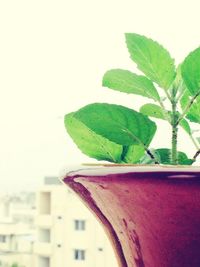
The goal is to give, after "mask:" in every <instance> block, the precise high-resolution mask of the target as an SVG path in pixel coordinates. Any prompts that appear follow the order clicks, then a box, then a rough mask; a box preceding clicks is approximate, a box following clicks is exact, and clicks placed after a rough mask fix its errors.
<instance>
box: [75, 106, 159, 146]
mask: <svg viewBox="0 0 200 267" xmlns="http://www.w3.org/2000/svg"><path fill="white" fill-rule="evenodd" d="M74 116H75V118H77V119H78V120H80V121H81V122H82V123H84V124H85V125H86V126H87V127H88V128H89V129H91V130H92V131H94V132H95V133H96V134H99V135H101V136H103V137H105V138H107V139H109V140H110V141H112V142H115V143H117V144H120V145H123V146H130V145H133V144H143V145H145V146H148V145H149V144H150V142H151V140H152V138H153V136H154V134H155V131H156V125H155V123H154V122H153V121H151V120H150V119H149V118H148V117H147V116H145V115H143V114H141V113H139V112H137V111H134V110H132V109H129V108H126V107H123V106H119V105H113V104H104V103H96V104H89V105H87V106H85V107H83V108H81V109H80V110H79V111H77V112H76V113H75V114H74Z"/></svg>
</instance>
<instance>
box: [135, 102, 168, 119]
mask: <svg viewBox="0 0 200 267" xmlns="http://www.w3.org/2000/svg"><path fill="white" fill-rule="evenodd" d="M140 112H141V113H142V114H144V115H147V116H149V117H153V118H157V119H162V120H165V116H164V111H163V109H162V108H161V107H159V106H158V105H155V104H145V105H143V106H142V107H141V108H140ZM166 112H167V111H166Z"/></svg>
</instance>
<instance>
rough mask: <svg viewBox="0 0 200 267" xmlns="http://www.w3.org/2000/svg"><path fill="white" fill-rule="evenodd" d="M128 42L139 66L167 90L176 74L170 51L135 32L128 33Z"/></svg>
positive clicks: (132, 56) (133, 58) (134, 59)
mask: <svg viewBox="0 0 200 267" xmlns="http://www.w3.org/2000/svg"><path fill="white" fill-rule="evenodd" d="M126 43H127V47H128V50H129V53H130V55H131V59H132V60H133V61H134V62H135V63H136V64H137V66H138V68H139V69H140V70H141V71H142V72H143V73H144V74H145V75H146V76H147V77H148V78H150V79H151V80H152V81H154V82H156V83H157V84H158V85H159V86H160V87H162V88H164V89H165V90H167V89H168V88H169V87H170V85H171V84H172V82H173V80H174V78H175V76H176V72H175V65H174V60H173V59H172V58H171V56H170V54H169V52H168V51H167V50H166V49H165V48H164V47H163V46H161V45H160V44H158V43H157V42H155V41H153V40H151V39H149V38H147V37H145V36H142V35H139V34H135V33H127V34H126Z"/></svg>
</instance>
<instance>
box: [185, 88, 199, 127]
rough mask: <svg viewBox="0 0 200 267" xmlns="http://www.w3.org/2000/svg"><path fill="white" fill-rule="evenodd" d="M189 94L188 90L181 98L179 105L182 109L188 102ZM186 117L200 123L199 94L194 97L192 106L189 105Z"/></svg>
mask: <svg viewBox="0 0 200 267" xmlns="http://www.w3.org/2000/svg"><path fill="white" fill-rule="evenodd" d="M190 98H191V97H190V94H189V92H188V91H186V92H185V93H184V95H183V96H182V98H181V101H180V102H181V107H182V110H183V111H184V110H185V108H186V107H187V105H188V103H189V102H190ZM186 118H187V119H188V120H190V121H191V122H195V123H200V96H198V97H197V98H196V100H195V101H194V103H193V104H192V106H191V107H190V109H189V111H188V112H187V114H186Z"/></svg>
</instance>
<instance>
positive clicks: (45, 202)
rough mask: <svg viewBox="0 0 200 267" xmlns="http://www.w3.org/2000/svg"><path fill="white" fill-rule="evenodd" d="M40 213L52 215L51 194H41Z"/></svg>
mask: <svg viewBox="0 0 200 267" xmlns="http://www.w3.org/2000/svg"><path fill="white" fill-rule="evenodd" d="M39 211H40V214H41V215H43V214H51V192H41V193H40V204H39Z"/></svg>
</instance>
